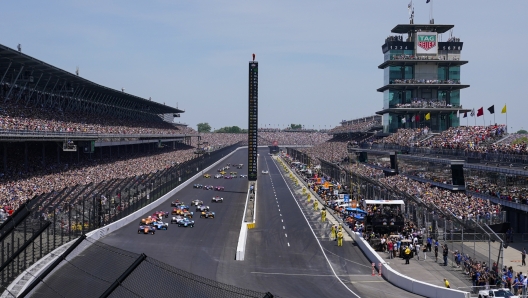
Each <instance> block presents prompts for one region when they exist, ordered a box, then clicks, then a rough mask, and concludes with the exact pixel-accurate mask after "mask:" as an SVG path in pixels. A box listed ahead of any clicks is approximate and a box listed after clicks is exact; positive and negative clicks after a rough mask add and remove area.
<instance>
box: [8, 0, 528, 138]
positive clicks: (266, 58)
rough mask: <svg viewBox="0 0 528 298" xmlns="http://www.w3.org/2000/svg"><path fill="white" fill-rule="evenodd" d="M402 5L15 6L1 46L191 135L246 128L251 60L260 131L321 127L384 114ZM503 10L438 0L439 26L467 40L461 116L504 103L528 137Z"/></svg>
mask: <svg viewBox="0 0 528 298" xmlns="http://www.w3.org/2000/svg"><path fill="white" fill-rule="evenodd" d="M433 1H434V0H433ZM425 2H426V0H420V1H416V0H415V1H414V6H415V23H427V22H428V20H429V5H430V4H426V3H425ZM408 3H409V1H407V0H391V1H388V0H386V1H381V0H379V1H377V0H371V1H337V0H336V1H312V0H304V1H275V0H269V1H247V0H246V1H242V0H230V1H223V0H222V1H221V0H218V1H215V0H213V1H171V0H150V1H120V0H116V1H102V0H92V1H65V0H61V1H59V0H57V1H41V0H39V1H36V0H35V1H11V2H4V3H3V4H2V9H0V19H1V20H2V24H3V26H2V27H3V30H2V31H1V33H0V43H1V44H4V45H6V46H9V47H12V48H16V45H17V44H18V43H21V44H22V51H23V52H24V53H26V54H28V55H31V56H33V57H35V58H37V59H40V60H43V61H45V62H47V63H50V64H52V65H54V66H57V67H59V68H62V69H64V70H67V71H70V72H75V68H76V66H79V68H80V75H81V76H82V77H84V78H86V79H89V80H91V81H94V82H96V83H99V84H102V85H105V86H108V87H111V88H115V89H120V88H121V87H124V88H125V91H126V92H128V93H131V94H134V95H137V96H141V97H144V98H148V97H152V99H153V100H155V101H158V102H162V103H163V102H165V103H166V104H167V105H172V106H176V105H178V107H180V108H183V109H185V110H186V112H185V113H184V114H182V117H181V118H180V121H181V122H185V123H187V124H189V125H191V126H193V127H194V128H196V124H197V123H199V122H208V123H209V124H210V125H211V126H212V127H214V128H220V127H223V126H232V125H237V126H240V127H243V128H246V127H247V93H248V91H247V63H248V61H249V60H250V59H251V54H252V53H256V55H257V60H258V61H259V126H261V127H264V125H266V126H270V125H271V126H272V127H281V128H282V127H284V125H285V124H286V125H288V124H290V123H301V124H303V125H305V127H315V128H318V127H321V128H324V127H325V126H326V127H327V128H328V127H333V126H336V125H338V123H339V121H340V120H342V119H354V118H359V117H363V116H369V115H372V114H374V112H375V111H379V110H381V108H382V104H383V100H382V94H381V93H378V92H376V89H377V88H379V87H381V86H382V83H383V71H382V70H379V69H378V68H377V66H378V65H379V64H381V62H382V60H383V54H382V52H381V45H382V44H383V43H384V39H385V38H386V37H387V36H388V35H390V30H391V29H392V28H393V27H394V26H395V25H396V24H402V23H407V22H408V12H407V4H408ZM507 3H508V5H504V4H500V3H499V2H486V1H477V0H464V1H460V0H441V1H440V0H438V1H434V17H435V23H437V24H454V25H455V28H454V32H453V35H454V36H456V37H460V38H461V39H462V41H463V42H464V50H463V52H462V58H463V59H464V60H469V63H468V64H467V65H464V66H463V67H462V71H461V76H462V80H461V81H462V83H464V84H469V85H471V87H470V88H469V89H465V90H462V93H461V102H462V104H463V106H464V107H465V108H466V107H467V108H479V107H481V106H483V107H484V109H486V108H487V107H489V106H491V105H492V104H495V110H496V111H499V112H500V109H502V107H503V106H504V104H505V103H506V104H508V126H509V127H513V129H514V130H518V129H520V128H521V127H523V128H525V129H527V128H528V123H527V121H526V120H525V119H526V118H524V117H526V115H525V114H526V113H527V112H528V103H527V100H526V97H527V95H526V85H527V78H526V71H523V69H524V70H526V69H528V68H527V66H528V65H527V64H528V63H527V60H528V58H527V57H528V56H527V55H526V54H525V50H526V48H527V46H528V41H527V39H526V29H528V19H527V18H526V17H525V12H526V11H527V10H528V1H521V0H512V1H508V2H507ZM492 4H493V5H492ZM447 37H448V36H447V34H444V37H443V38H444V40H446V39H447ZM492 119H493V117H492V116H490V115H488V114H487V113H486V121H487V123H488V124H489V121H490V120H492ZM496 122H498V123H504V122H505V117H504V115H503V114H502V115H501V114H500V113H498V114H496ZM461 123H462V124H465V123H466V121H461ZM471 123H474V121H473V119H470V124H471ZM482 123H483V122H482V117H481V118H478V121H477V124H481V125H482ZM510 131H511V130H510Z"/></svg>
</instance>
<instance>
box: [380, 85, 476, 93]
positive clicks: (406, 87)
mask: <svg viewBox="0 0 528 298" xmlns="http://www.w3.org/2000/svg"><path fill="white" fill-rule="evenodd" d="M464 88H469V85H462V84H388V85H385V86H383V87H381V88H378V89H377V91H378V92H383V91H385V90H389V89H392V90H414V89H437V90H460V89H464Z"/></svg>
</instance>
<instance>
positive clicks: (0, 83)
mask: <svg viewBox="0 0 528 298" xmlns="http://www.w3.org/2000/svg"><path fill="white" fill-rule="evenodd" d="M11 64H13V61H9V65H8V66H7V68H6V71H5V72H4V75H3V76H2V79H1V80H0V85H2V83H3V82H4V79H5V76H6V75H7V72H8V71H9V69H10V68H11Z"/></svg>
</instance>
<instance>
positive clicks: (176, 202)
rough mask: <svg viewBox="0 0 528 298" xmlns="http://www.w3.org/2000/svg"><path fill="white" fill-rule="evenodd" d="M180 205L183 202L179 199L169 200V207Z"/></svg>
mask: <svg viewBox="0 0 528 298" xmlns="http://www.w3.org/2000/svg"><path fill="white" fill-rule="evenodd" d="M181 205H185V203H184V202H182V201H180V200H176V201H172V202H171V207H178V206H181Z"/></svg>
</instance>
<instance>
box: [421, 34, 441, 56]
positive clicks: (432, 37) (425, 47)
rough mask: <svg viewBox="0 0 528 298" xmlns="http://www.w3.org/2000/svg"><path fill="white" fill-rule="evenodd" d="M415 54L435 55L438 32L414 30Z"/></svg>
mask: <svg viewBox="0 0 528 298" xmlns="http://www.w3.org/2000/svg"><path fill="white" fill-rule="evenodd" d="M415 44H416V54H422V55H423V54H426V55H437V54H438V33H436V32H416V43H415Z"/></svg>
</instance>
